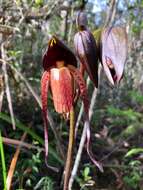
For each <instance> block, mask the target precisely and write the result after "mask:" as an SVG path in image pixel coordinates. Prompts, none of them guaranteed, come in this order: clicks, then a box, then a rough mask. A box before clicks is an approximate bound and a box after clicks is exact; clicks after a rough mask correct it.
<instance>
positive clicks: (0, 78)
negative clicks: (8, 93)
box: [0, 75, 4, 112]
mask: <svg viewBox="0 0 143 190" xmlns="http://www.w3.org/2000/svg"><path fill="white" fill-rule="evenodd" d="M3 97H4V84H3V76H2V75H0V112H1V109H2V104H3Z"/></svg>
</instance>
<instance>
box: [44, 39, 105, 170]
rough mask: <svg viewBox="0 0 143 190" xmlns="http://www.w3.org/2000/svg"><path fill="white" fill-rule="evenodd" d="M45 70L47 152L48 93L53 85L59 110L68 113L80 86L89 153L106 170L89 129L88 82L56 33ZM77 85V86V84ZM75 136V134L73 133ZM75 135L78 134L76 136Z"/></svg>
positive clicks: (54, 96) (46, 54)
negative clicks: (97, 157)
mask: <svg viewBox="0 0 143 190" xmlns="http://www.w3.org/2000/svg"><path fill="white" fill-rule="evenodd" d="M43 67H44V73H43V75H42V79H41V98H42V111H43V119H44V129H45V152H46V156H47V155H48V135H47V134H48V133H47V126H48V120H47V98H48V97H47V96H48V88H49V87H50V89H51V93H52V97H53V102H54V107H55V110H56V111H57V112H58V113H60V114H68V113H70V112H71V110H72V109H73V107H74V96H75V86H78V88H79V91H80V96H81V98H82V100H83V104H84V110H85V119H86V122H87V123H88V127H87V152H88V154H89V156H90V158H91V159H92V161H93V162H94V163H95V164H96V165H97V166H98V167H99V168H100V169H101V170H102V167H101V166H100V165H99V164H98V162H96V161H95V160H94V158H93V157H92V155H91V153H90V150H89V145H90V143H89V142H90V129H89V118H88V110H89V102H88V97H87V89H86V85H85V81H84V79H83V77H82V75H81V73H80V72H79V70H78V69H77V68H76V67H77V60H76V57H75V55H74V54H73V52H72V51H71V50H70V49H69V48H68V47H67V46H66V45H65V44H64V43H63V42H62V41H60V40H59V39H58V38H57V37H55V36H53V37H52V38H51V40H50V41H49V43H48V49H47V50H46V52H45V54H44V56H43ZM75 84H76V85H75ZM73 136H74V135H73ZM73 138H74V137H73Z"/></svg>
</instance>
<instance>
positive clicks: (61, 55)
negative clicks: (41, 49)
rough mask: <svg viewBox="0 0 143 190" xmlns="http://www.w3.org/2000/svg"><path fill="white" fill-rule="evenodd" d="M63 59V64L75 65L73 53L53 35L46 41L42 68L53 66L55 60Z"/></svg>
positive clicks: (46, 68)
mask: <svg viewBox="0 0 143 190" xmlns="http://www.w3.org/2000/svg"><path fill="white" fill-rule="evenodd" d="M61 60H64V62H65V65H68V64H70V65H73V66H75V67H77V60H76V57H75V55H74V53H73V52H72V51H71V50H70V49H69V48H68V47H67V46H66V45H65V44H64V43H63V42H62V41H61V40H59V39H58V38H57V37H56V36H53V37H52V38H51V39H50V40H49V43H48V48H47V50H46V51H45V53H44V56H43V68H44V70H48V69H50V68H51V67H55V63H56V61H61Z"/></svg>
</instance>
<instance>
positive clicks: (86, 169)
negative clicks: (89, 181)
mask: <svg viewBox="0 0 143 190" xmlns="http://www.w3.org/2000/svg"><path fill="white" fill-rule="evenodd" d="M89 172H90V168H89V167H86V168H85V169H84V172H83V175H84V177H85V178H86V177H87V176H88V175H89Z"/></svg>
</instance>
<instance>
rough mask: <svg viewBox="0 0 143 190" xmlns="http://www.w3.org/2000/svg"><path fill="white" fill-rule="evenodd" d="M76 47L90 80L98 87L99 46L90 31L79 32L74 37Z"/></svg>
mask: <svg viewBox="0 0 143 190" xmlns="http://www.w3.org/2000/svg"><path fill="white" fill-rule="evenodd" d="M74 46H75V49H76V53H77V56H78V58H79V60H80V63H81V64H83V65H84V68H85V69H86V71H87V73H88V74H89V77H90V79H91V80H92V81H93V83H94V84H95V86H96V87H98V55H97V46H96V42H95V39H94V37H93V35H92V33H91V32H90V31H89V30H83V31H80V32H78V33H77V34H76V35H75V37H74Z"/></svg>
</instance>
